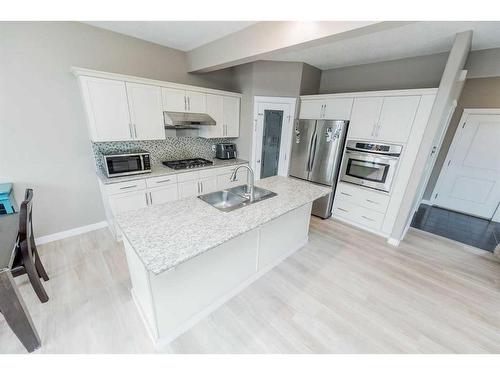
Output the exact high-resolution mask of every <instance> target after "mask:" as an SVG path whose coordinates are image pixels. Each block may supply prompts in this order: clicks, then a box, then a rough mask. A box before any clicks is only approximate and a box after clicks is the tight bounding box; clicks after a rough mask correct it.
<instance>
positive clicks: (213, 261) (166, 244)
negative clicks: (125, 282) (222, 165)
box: [116, 176, 329, 346]
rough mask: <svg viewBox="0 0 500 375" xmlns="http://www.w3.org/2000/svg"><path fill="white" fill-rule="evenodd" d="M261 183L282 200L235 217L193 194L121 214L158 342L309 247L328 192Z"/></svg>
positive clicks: (139, 295)
mask: <svg viewBox="0 0 500 375" xmlns="http://www.w3.org/2000/svg"><path fill="white" fill-rule="evenodd" d="M255 185H256V186H258V187H261V188H264V189H268V190H271V191H273V192H275V193H277V196H275V197H273V198H269V199H267V200H264V201H261V202H257V203H254V204H251V205H248V206H246V207H243V208H241V209H238V210H235V211H232V212H221V211H219V210H217V209H216V208H214V207H212V206H211V205H209V204H207V203H205V202H203V201H202V200H200V199H198V198H196V197H192V198H186V199H182V200H179V201H174V202H168V203H165V204H161V205H158V206H152V207H146V208H143V209H140V210H135V211H129V212H125V213H122V214H120V215H118V216H117V218H116V219H117V224H118V225H119V227H120V229H121V231H122V234H123V241H124V245H125V252H126V256H127V262H128V266H129V271H130V277H131V281H132V296H133V298H134V301H135V303H136V305H137V307H138V309H139V312H140V314H141V316H142V318H143V320H144V322H145V325H146V327H147V329H148V332H149V334H150V336H151V337H152V339H153V340H154V342H155V344H156V345H158V346H162V345H164V344H167V343H168V342H170V341H172V340H173V339H175V338H176V337H177V336H179V335H180V334H181V333H183V332H184V331H186V330H187V329H189V328H190V327H191V326H193V325H194V324H195V323H197V322H198V321H199V320H200V319H202V318H203V317H204V316H206V315H208V314H209V313H210V312H212V311H213V310H215V309H216V308H217V307H219V306H220V305H222V304H223V303H224V302H226V301H227V300H229V299H230V298H231V297H232V296H234V295H235V294H237V293H238V292H239V291H240V290H242V289H243V288H245V287H246V286H247V285H249V284H250V283H252V282H253V281H254V280H256V279H257V278H258V277H260V276H261V275H263V274H264V273H265V272H267V271H268V270H270V269H271V268H272V267H274V266H275V265H276V264H278V263H279V262H281V261H282V260H283V259H285V258H286V257H288V256H289V255H291V254H292V253H293V252H295V251H296V250H298V249H299V248H301V247H302V246H304V245H305V243H306V242H307V239H308V230H309V218H310V214H311V206H312V202H313V201H314V200H315V199H317V198H319V197H322V196H324V195H326V194H328V193H329V189H328V188H325V187H321V186H318V185H314V184H311V183H308V182H304V181H301V180H297V179H293V178H287V177H280V176H274V177H269V178H266V179H263V180H260V181H258V182H256V184H255Z"/></svg>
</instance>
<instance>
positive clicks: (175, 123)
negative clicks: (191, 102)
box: [163, 111, 216, 130]
mask: <svg viewBox="0 0 500 375" xmlns="http://www.w3.org/2000/svg"><path fill="white" fill-rule="evenodd" d="M163 121H164V123H165V129H175V130H177V129H198V128H200V127H201V126H214V125H216V122H215V120H214V119H213V118H212V117H210V116H209V115H207V114H206V113H186V112H167V111H165V112H163Z"/></svg>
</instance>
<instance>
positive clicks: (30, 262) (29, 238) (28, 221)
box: [11, 189, 49, 302]
mask: <svg viewBox="0 0 500 375" xmlns="http://www.w3.org/2000/svg"><path fill="white" fill-rule="evenodd" d="M32 208H33V189H26V193H25V195H24V201H23V202H22V203H21V207H20V209H19V234H18V241H17V246H16V254H15V257H14V262H13V265H12V269H11V272H12V275H13V276H14V277H17V276H20V275H24V274H25V273H26V274H28V279H29V281H30V283H31V286H32V287H33V289H34V290H35V293H36V294H37V296H38V298H39V299H40V301H42V302H47V301H48V300H49V296H48V295H47V293H46V292H45V289H44V287H43V285H42V282H41V281H40V278H43V280H45V281H47V280H49V276H48V275H47V272H46V271H45V268H44V267H43V264H42V261H41V259H40V255H39V254H38V250H37V248H36V245H35V238H34V235H33V219H32Z"/></svg>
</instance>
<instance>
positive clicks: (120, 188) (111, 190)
mask: <svg viewBox="0 0 500 375" xmlns="http://www.w3.org/2000/svg"><path fill="white" fill-rule="evenodd" d="M144 189H146V181H145V180H143V179H141V180H133V181H126V182H117V183H115V184H108V185H105V190H106V193H107V194H109V195H112V194H120V193H127V192H129V191H137V190H144Z"/></svg>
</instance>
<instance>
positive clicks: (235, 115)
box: [223, 96, 240, 138]
mask: <svg viewBox="0 0 500 375" xmlns="http://www.w3.org/2000/svg"><path fill="white" fill-rule="evenodd" d="M223 109H224V126H225V128H224V136H225V137H230V138H232V137H234V138H236V137H239V136H240V98H235V97H232V96H224V97H223Z"/></svg>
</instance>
